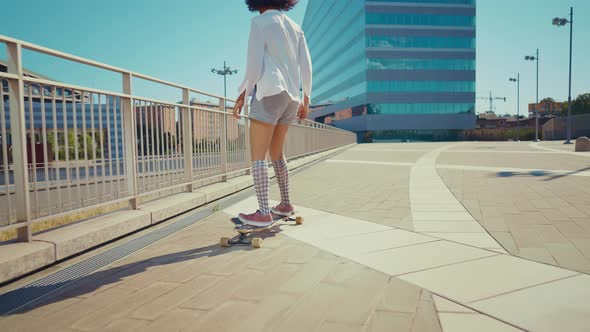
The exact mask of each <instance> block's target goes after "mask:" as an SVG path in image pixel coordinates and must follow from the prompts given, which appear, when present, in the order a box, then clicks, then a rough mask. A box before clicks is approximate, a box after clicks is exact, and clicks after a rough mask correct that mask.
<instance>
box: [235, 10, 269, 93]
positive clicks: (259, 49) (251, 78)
mask: <svg viewBox="0 0 590 332" xmlns="http://www.w3.org/2000/svg"><path fill="white" fill-rule="evenodd" d="M265 46H266V42H265V39H264V35H263V34H262V31H261V30H260V27H258V25H257V24H256V22H255V21H252V24H251V25H250V39H249V41H248V59H247V61H246V75H245V77H244V81H243V82H242V84H240V87H239V88H238V94H241V93H242V92H244V91H246V98H247V97H248V96H250V94H251V93H252V90H253V89H254V86H255V85H256V83H258V81H259V80H260V78H261V77H262V69H263V61H264V47H265Z"/></svg>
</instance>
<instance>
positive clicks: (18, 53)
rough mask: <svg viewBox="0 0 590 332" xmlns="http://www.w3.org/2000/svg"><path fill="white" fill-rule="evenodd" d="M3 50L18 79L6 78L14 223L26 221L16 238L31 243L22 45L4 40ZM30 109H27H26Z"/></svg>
mask: <svg viewBox="0 0 590 332" xmlns="http://www.w3.org/2000/svg"><path fill="white" fill-rule="evenodd" d="M6 50H7V53H8V63H7V71H8V73H9V74H14V75H18V80H13V79H9V80H8V84H9V89H8V100H9V106H8V108H9V111H10V131H11V134H12V135H11V136H12V160H13V163H12V166H13V167H14V192H15V203H16V207H15V208H16V211H15V212H16V222H17V223H25V225H24V226H23V227H19V228H17V237H18V240H19V241H22V242H30V241H31V240H32V233H31V225H30V224H29V221H30V212H31V211H30V201H29V176H28V173H27V166H28V164H29V162H28V160H27V137H26V130H27V129H26V125H25V101H24V81H23V66H22V48H21V45H20V44H17V43H6ZM0 88H1V87H0ZM0 102H3V101H0ZM32 111H33V110H29V112H32ZM7 181H8V179H7Z"/></svg>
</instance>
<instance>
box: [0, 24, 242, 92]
mask: <svg viewBox="0 0 590 332" xmlns="http://www.w3.org/2000/svg"><path fill="white" fill-rule="evenodd" d="M0 42H2V43H14V44H20V45H21V47H23V48H26V49H28V50H31V51H35V52H39V53H43V54H47V55H51V56H54V57H58V58H61V59H65V60H69V61H73V62H77V63H80V64H84V65H88V66H92V67H96V68H100V69H104V70H108V71H112V72H115V73H120V74H131V75H132V76H133V77H137V78H141V79H144V80H147V81H151V82H154V83H159V84H162V85H167V86H170V87H173V88H178V89H187V90H189V91H191V92H194V93H198V94H201V95H205V96H209V97H213V98H218V99H226V100H227V101H233V100H231V99H227V98H225V97H222V96H218V95H216V94H212V93H209V92H204V91H200V90H197V89H194V88H191V87H189V86H186V85H182V84H177V83H173V82H169V81H166V80H162V79H159V78H156V77H153V76H149V75H145V74H142V73H138V72H134V71H132V70H127V69H123V68H120V67H116V66H112V65H108V64H105V63H102V62H98V61H94V60H90V59H87V58H84V57H80V56H77V55H73V54H69V53H65V52H61V51H57V50H54V49H51V48H48V47H44V46H41V45H37V44H33V43H30V42H26V41H24V40H20V39H15V38H10V37H7V36H4V35H0Z"/></svg>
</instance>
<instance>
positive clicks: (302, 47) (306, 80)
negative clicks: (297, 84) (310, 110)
mask: <svg viewBox="0 0 590 332" xmlns="http://www.w3.org/2000/svg"><path fill="white" fill-rule="evenodd" d="M299 70H300V71H301V86H302V89H303V93H304V94H305V95H307V96H308V97H309V98H311V88H312V68H311V56H310V55H309V49H308V48H307V41H306V40H305V35H304V34H303V32H302V33H301V39H300V40H299Z"/></svg>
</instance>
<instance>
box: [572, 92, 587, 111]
mask: <svg viewBox="0 0 590 332" xmlns="http://www.w3.org/2000/svg"><path fill="white" fill-rule="evenodd" d="M572 114H573V115H579V114H590V93H584V94H581V95H579V96H578V97H577V98H576V99H575V100H572Z"/></svg>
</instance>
